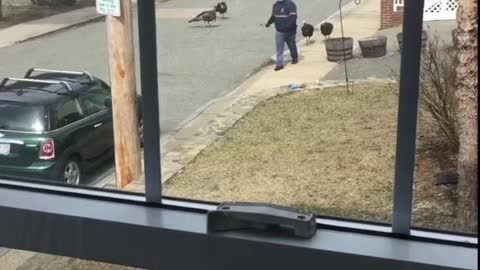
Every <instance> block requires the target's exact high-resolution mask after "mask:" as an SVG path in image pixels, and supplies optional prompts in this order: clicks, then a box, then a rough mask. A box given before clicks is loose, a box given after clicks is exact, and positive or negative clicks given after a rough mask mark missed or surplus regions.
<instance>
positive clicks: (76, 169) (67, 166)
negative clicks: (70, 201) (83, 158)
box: [60, 157, 83, 185]
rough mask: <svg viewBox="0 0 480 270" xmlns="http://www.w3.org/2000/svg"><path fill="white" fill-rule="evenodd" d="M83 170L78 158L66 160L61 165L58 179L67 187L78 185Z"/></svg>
mask: <svg viewBox="0 0 480 270" xmlns="http://www.w3.org/2000/svg"><path fill="white" fill-rule="evenodd" d="M82 176H83V168H82V164H81V162H80V160H79V159H78V158H75V157H72V158H69V159H67V161H66V162H65V163H64V164H63V166H62V170H61V175H60V179H61V180H62V181H63V182H64V183H65V184H69V185H79V184H80V183H81V181H82V180H83V179H82V178H83V177H82Z"/></svg>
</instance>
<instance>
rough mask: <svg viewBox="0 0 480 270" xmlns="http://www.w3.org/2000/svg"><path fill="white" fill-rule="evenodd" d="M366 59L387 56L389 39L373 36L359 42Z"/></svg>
mask: <svg viewBox="0 0 480 270" xmlns="http://www.w3.org/2000/svg"><path fill="white" fill-rule="evenodd" d="M358 44H359V45H360V49H361V50H362V55H363V57H365V58H375V57H382V56H384V55H386V54H387V37H386V36H373V37H368V38H362V39H360V40H359V41H358Z"/></svg>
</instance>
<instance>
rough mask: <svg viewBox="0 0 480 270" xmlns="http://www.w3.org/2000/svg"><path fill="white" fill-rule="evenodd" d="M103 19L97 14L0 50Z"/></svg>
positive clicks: (103, 16)
mask: <svg viewBox="0 0 480 270" xmlns="http://www.w3.org/2000/svg"><path fill="white" fill-rule="evenodd" d="M104 18H105V15H100V14H98V15H97V16H95V17H92V18H88V19H85V20H82V21H79V22H76V23H73V24H70V25H66V26H63V27H60V28H57V29H55V30H52V31H47V32H44V33H41V34H38V35H34V36H31V37H28V38H25V39H21V40H17V41H16V42H14V43H11V44H6V45H5V46H0V48H1V47H7V46H12V45H15V44H20V43H23V42H27V41H31V40H34V39H37V38H41V37H45V36H48V35H52V34H55V33H58V32H62V31H65V30H69V29H72V28H75V27H80V26H84V25H86V24H89V23H92V22H97V21H101V20H103V19H104Z"/></svg>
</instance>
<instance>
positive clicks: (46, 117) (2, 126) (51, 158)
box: [0, 0, 145, 193]
mask: <svg viewBox="0 0 480 270" xmlns="http://www.w3.org/2000/svg"><path fill="white" fill-rule="evenodd" d="M95 3H96V1H94V0H42V1H30V0H18V1H17V0H15V1H12V0H3V1H0V4H1V9H0V59H1V63H2V64H1V65H0V81H2V82H3V85H2V86H0V179H7V180H8V179H13V180H19V181H39V182H41V183H48V184H67V185H81V186H88V187H94V188H105V189H112V190H117V191H132V192H139V193H144V190H145V188H144V185H143V184H141V185H140V184H139V183H142V182H143V181H144V180H143V178H144V176H143V167H142V164H143V163H142V159H143V148H142V146H141V139H140V138H141V125H140V123H141V119H142V116H141V110H140V109H139V108H140V105H141V104H140V100H141V98H140V96H141V95H140V88H139V87H136V85H139V84H140V83H139V76H135V75H138V74H137V73H136V72H135V71H136V67H137V65H136V63H137V62H138V52H136V51H135V50H136V49H137V47H138V45H137V44H138V40H137V38H136V36H137V34H136V29H137V24H136V22H132V25H133V28H132V29H133V30H132V31H134V33H132V35H133V38H132V43H133V45H134V46H133V51H131V53H130V55H133V61H132V62H133V63H134V64H133V65H129V66H128V68H127V67H122V66H121V65H120V64H118V63H117V65H116V66H115V68H110V63H109V60H110V59H109V48H108V31H107V25H106V21H105V18H104V17H102V16H100V15H99V14H98V13H97V12H96V8H95ZM136 13H137V12H136V5H134V10H133V14H134V20H136V19H137V17H136ZM53 15H54V16H53ZM118 43H119V44H118V46H119V47H122V48H123V47H125V46H127V45H128V44H126V43H122V42H118ZM119 49H121V48H116V50H117V51H118V50H119ZM121 51H122V52H127V50H123V49H122V50H121ZM122 55H123V54H122ZM122 55H119V54H118V53H117V54H116V55H115V57H116V58H115V59H119V57H120V56H122ZM135 59H137V60H135ZM119 67H120V68H119ZM32 68H36V69H32ZM120 69H121V70H123V71H122V72H121V73H122V78H125V79H127V78H128V79H129V81H131V82H132V83H131V85H130V87H129V89H128V90H125V91H123V90H118V89H117V91H116V89H115V88H114V87H112V85H113V81H112V80H111V78H110V70H120ZM119 72H120V71H119ZM117 88H118V87H117ZM112 93H113V95H112ZM126 99H128V101H131V102H130V103H129V105H125V104H126V103H125V102H124V103H122V101H123V100H126ZM117 108H118V109H117ZM129 108H130V109H129ZM115 134H116V135H117V136H115ZM119 134H120V135H119Z"/></svg>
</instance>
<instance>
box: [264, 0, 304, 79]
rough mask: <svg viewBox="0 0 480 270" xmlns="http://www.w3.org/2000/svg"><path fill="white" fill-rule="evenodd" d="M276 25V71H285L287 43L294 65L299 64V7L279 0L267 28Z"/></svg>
mask: <svg viewBox="0 0 480 270" xmlns="http://www.w3.org/2000/svg"><path fill="white" fill-rule="evenodd" d="M272 23H275V29H276V30H277V33H276V34H275V43H276V49H277V61H276V62H277V64H276V66H275V71H278V70H281V69H283V66H284V62H283V51H284V48H285V43H287V46H288V49H289V50H290V55H291V56H292V64H296V63H298V51H297V44H296V41H295V37H296V35H297V6H295V3H293V1H292V0H277V2H275V4H273V9H272V16H271V17H270V19H268V22H267V24H266V27H270V25H271V24H272Z"/></svg>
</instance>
